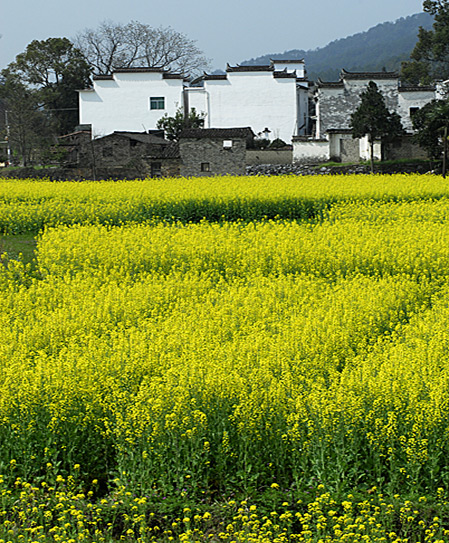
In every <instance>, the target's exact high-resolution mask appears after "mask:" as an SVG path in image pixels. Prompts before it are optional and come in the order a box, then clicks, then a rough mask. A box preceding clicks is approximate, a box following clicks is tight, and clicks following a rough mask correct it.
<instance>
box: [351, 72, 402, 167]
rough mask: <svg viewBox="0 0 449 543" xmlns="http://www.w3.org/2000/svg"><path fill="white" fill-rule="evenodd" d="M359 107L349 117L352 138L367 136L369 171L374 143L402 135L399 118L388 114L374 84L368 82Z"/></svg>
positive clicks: (393, 114) (382, 98)
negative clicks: (368, 143) (369, 155)
mask: <svg viewBox="0 0 449 543" xmlns="http://www.w3.org/2000/svg"><path fill="white" fill-rule="evenodd" d="M360 100H361V101H360V105H359V107H358V108H357V109H356V110H355V112H354V113H353V114H352V115H351V123H350V126H351V129H352V136H353V138H363V137H364V136H368V140H369V142H370V147H371V170H373V161H374V155H373V151H374V149H373V148H374V142H375V141H376V140H381V141H382V142H384V141H388V140H390V139H392V138H395V137H397V136H400V135H402V134H403V133H404V129H403V127H402V124H401V118H400V117H399V115H398V114H397V113H395V112H393V113H390V111H388V108H387V106H386V105H385V100H384V97H383V95H382V92H381V91H379V89H378V87H377V85H376V83H374V81H370V82H369V83H368V87H367V89H366V90H365V91H364V92H362V94H361V95H360Z"/></svg>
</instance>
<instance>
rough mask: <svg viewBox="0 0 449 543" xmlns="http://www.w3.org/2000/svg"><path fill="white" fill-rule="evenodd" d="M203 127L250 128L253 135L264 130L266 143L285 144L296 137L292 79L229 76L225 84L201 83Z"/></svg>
mask: <svg viewBox="0 0 449 543" xmlns="http://www.w3.org/2000/svg"><path fill="white" fill-rule="evenodd" d="M204 89H205V92H206V95H207V98H206V99H207V102H208V111H207V118H208V121H207V125H208V126H209V127H211V128H232V127H236V126H250V127H251V128H252V129H253V131H254V133H255V134H256V135H257V134H258V133H261V132H263V131H264V129H265V128H268V129H269V130H270V131H271V133H270V139H275V138H281V139H282V140H284V141H285V142H287V143H289V142H290V141H291V138H292V136H295V135H297V95H296V78H295V77H292V78H275V77H273V72H229V73H228V74H227V79H226V80H207V79H206V80H205V81H204Z"/></svg>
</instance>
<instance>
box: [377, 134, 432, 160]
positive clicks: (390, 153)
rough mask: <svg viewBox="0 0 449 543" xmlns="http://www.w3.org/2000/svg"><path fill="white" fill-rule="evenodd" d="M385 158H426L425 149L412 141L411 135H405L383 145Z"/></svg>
mask: <svg viewBox="0 0 449 543" xmlns="http://www.w3.org/2000/svg"><path fill="white" fill-rule="evenodd" d="M384 158H385V160H400V159H408V158H423V159H426V158H427V153H426V150H425V149H423V148H422V147H420V146H419V145H418V144H417V143H415V142H414V141H413V136H412V135H405V136H402V138H400V139H397V140H395V141H393V142H391V143H386V144H385V145H384Z"/></svg>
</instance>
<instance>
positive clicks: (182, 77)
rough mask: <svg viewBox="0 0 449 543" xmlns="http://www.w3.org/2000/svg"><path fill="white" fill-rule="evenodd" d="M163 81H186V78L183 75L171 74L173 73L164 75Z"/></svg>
mask: <svg viewBox="0 0 449 543" xmlns="http://www.w3.org/2000/svg"><path fill="white" fill-rule="evenodd" d="M162 78H163V79H185V77H184V76H183V75H182V74H171V73H164V74H162Z"/></svg>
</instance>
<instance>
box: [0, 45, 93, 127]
mask: <svg viewBox="0 0 449 543" xmlns="http://www.w3.org/2000/svg"><path fill="white" fill-rule="evenodd" d="M3 75H4V77H5V78H9V77H15V78H18V79H19V80H20V81H21V82H22V84H23V85H24V86H25V87H26V88H27V89H32V90H33V91H34V94H35V96H36V100H37V101H38V103H39V105H40V106H41V108H43V109H44V110H45V111H46V112H47V114H48V117H49V118H50V119H51V120H52V121H53V125H54V130H55V132H56V133H58V134H63V133H67V132H69V131H70V130H72V129H73V128H74V127H75V126H76V124H77V123H78V94H77V92H76V91H77V89H82V88H85V87H86V86H89V85H90V80H89V77H90V68H89V65H88V64H87V62H86V60H85V59H84V57H83V55H82V53H81V52H80V51H79V50H78V49H76V48H75V47H74V45H73V43H72V42H71V41H70V40H68V39H67V38H49V39H47V40H42V41H39V40H34V41H32V42H31V43H30V44H29V45H28V46H27V48H26V50H25V51H24V52H23V53H20V54H19V55H17V57H16V60H15V61H14V62H12V63H11V64H9V66H8V67H7V68H6V69H5V70H4V71H3ZM10 100H12V97H10Z"/></svg>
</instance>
